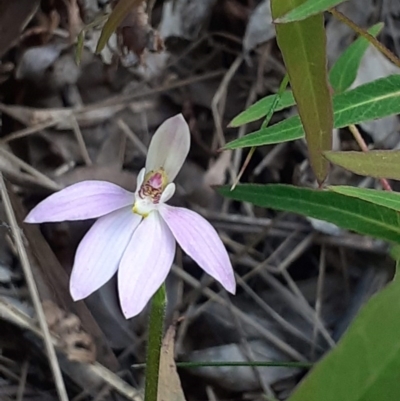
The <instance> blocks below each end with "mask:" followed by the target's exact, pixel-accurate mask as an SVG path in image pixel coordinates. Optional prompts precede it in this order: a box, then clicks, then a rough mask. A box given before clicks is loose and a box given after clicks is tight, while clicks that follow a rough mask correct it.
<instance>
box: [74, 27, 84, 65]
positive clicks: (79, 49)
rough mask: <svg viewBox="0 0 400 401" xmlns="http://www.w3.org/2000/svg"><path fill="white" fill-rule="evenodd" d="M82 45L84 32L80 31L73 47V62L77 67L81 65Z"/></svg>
mask: <svg viewBox="0 0 400 401" xmlns="http://www.w3.org/2000/svg"><path fill="white" fill-rule="evenodd" d="M84 43H85V31H84V30H83V29H82V30H81V31H80V32H79V35H78V40H77V43H76V47H75V62H76V64H77V65H79V64H80V63H81V59H82V51H83V45H84Z"/></svg>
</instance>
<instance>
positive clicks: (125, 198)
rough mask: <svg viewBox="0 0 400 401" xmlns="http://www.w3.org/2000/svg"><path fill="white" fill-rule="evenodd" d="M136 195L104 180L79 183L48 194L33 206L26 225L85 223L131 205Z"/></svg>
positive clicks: (26, 219)
mask: <svg viewBox="0 0 400 401" xmlns="http://www.w3.org/2000/svg"><path fill="white" fill-rule="evenodd" d="M134 200H135V195H134V194H133V193H131V192H128V191H126V190H125V189H123V188H121V187H119V186H118V185H115V184H112V183H111V182H107V181H82V182H78V183H77V184H73V185H71V186H69V187H67V188H65V189H62V190H61V191H58V192H56V193H54V194H53V195H50V196H49V197H48V198H46V199H45V200H44V201H42V202H40V203H39V204H38V205H37V206H36V207H34V208H33V209H32V210H31V212H30V213H29V214H28V216H27V217H26V218H25V222H26V223H44V222H55V221H68V220H86V219H94V218H96V217H100V216H104V215H106V214H107V213H111V212H113V211H114V210H118V209H121V208H123V207H124V206H128V205H133V204H134Z"/></svg>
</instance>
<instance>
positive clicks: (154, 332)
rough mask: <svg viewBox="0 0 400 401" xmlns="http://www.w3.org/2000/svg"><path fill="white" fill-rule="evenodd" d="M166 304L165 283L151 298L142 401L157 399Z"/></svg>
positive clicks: (154, 400)
mask: <svg viewBox="0 0 400 401" xmlns="http://www.w3.org/2000/svg"><path fill="white" fill-rule="evenodd" d="M166 304H167V301H166V293H165V284H163V285H162V286H161V287H160V288H159V289H158V290H157V292H156V293H155V294H154V296H153V299H152V300H151V310H150V319H149V341H148V344H147V357H146V370H145V374H146V383H145V390H144V391H145V393H144V401H157V391H158V374H159V369H160V354H161V343H162V335H163V328H164V317H165V309H166Z"/></svg>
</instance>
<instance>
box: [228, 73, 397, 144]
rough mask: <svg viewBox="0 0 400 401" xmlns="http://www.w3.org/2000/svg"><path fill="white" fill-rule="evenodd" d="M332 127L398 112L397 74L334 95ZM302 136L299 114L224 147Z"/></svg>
mask: <svg viewBox="0 0 400 401" xmlns="http://www.w3.org/2000/svg"><path fill="white" fill-rule="evenodd" d="M333 111H334V114H333V115H334V127H335V128H343V127H346V126H348V125H350V124H358V123H360V122H362V121H368V120H374V119H377V118H383V117H387V116H390V115H393V114H399V113H400V75H391V76H389V77H385V78H381V79H378V80H376V81H373V82H369V83H367V84H365V85H361V86H358V87H357V88H355V89H352V90H350V91H346V92H343V93H340V94H338V95H336V96H334V97H333ZM303 137H304V130H303V127H302V125H301V122H300V118H299V116H294V117H291V118H288V119H286V120H284V121H281V122H279V123H278V124H275V125H272V126H270V127H267V128H264V129H261V130H259V131H256V132H253V133H251V134H248V135H246V136H244V137H242V138H239V139H236V140H234V141H232V142H230V143H228V144H227V145H226V146H225V149H237V148H245V147H251V146H262V145H270V144H274V143H280V142H287V141H292V140H295V139H301V138H303Z"/></svg>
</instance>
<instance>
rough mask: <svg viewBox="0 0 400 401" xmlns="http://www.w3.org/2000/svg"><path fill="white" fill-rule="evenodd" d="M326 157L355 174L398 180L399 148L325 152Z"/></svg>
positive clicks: (399, 177) (399, 176)
mask: <svg viewBox="0 0 400 401" xmlns="http://www.w3.org/2000/svg"><path fill="white" fill-rule="evenodd" d="M325 156H326V158H327V159H328V160H329V161H330V162H332V163H334V164H337V165H338V166H341V167H343V168H345V169H347V170H350V171H352V172H353V173H355V174H359V175H366V176H369V177H375V178H392V179H394V180H400V150H371V151H369V152H326V153H325Z"/></svg>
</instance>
